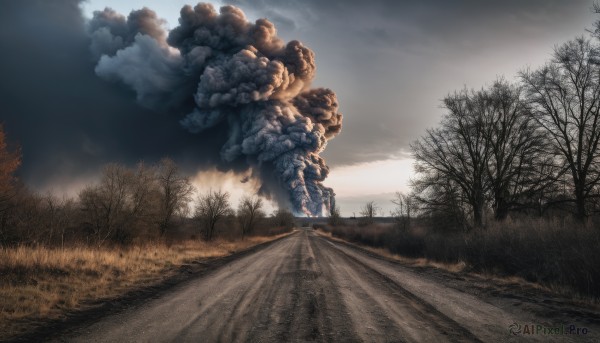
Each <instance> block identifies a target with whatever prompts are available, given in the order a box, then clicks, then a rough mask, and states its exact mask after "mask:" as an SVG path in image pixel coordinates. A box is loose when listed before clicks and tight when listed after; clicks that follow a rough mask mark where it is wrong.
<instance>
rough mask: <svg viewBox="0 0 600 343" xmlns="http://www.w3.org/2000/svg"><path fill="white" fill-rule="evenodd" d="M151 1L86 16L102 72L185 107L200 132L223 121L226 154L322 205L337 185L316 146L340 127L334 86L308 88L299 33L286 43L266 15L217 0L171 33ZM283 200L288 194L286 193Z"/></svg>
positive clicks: (322, 208)
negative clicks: (330, 184)
mask: <svg viewBox="0 0 600 343" xmlns="http://www.w3.org/2000/svg"><path fill="white" fill-rule="evenodd" d="M162 24H163V22H162V20H160V19H159V18H158V17H157V16H156V13H154V12H153V11H151V10H149V9H147V8H144V9H142V10H139V11H134V12H132V13H131V14H130V15H129V16H128V17H127V18H125V17H124V16H122V15H119V14H117V13H115V12H114V11H112V10H110V9H105V10H104V11H102V12H96V13H95V14H94V18H93V19H92V20H91V22H90V23H89V29H90V34H91V37H92V43H91V51H92V54H93V56H94V57H95V58H96V59H97V66H96V74H97V75H99V76H100V77H102V78H104V79H107V80H114V81H119V82H121V83H123V84H125V85H127V86H129V87H131V88H132V89H133V90H134V91H135V92H136V94H137V100H138V101H139V102H140V103H141V104H142V105H144V106H146V107H149V108H154V109H161V110H165V109H166V110H168V111H181V112H185V114H186V115H185V117H184V118H183V119H182V120H181V125H183V127H185V128H186V129H187V130H189V131H190V132H193V133H198V134H200V135H202V134H204V133H206V132H207V131H209V130H211V129H213V128H215V127H217V126H219V125H222V124H223V123H226V125H227V127H228V139H227V142H226V143H225V145H224V146H223V147H222V148H221V158H222V159H223V161H225V162H228V163H231V165H234V164H239V163H240V161H243V163H245V164H246V165H247V168H249V169H251V170H252V173H253V177H255V178H259V179H260V180H261V181H262V185H263V186H262V188H261V191H262V192H263V194H265V195H268V196H275V197H276V195H277V194H278V193H279V191H280V190H279V189H277V188H278V187H280V188H282V189H283V190H285V192H286V193H287V195H288V198H289V199H287V200H288V201H290V202H291V205H292V206H293V210H294V211H295V212H297V213H304V214H306V215H323V214H325V213H327V212H328V211H329V209H330V208H331V206H334V203H333V196H334V193H333V190H332V189H331V188H327V187H325V186H323V184H322V182H323V180H325V178H326V177H327V174H328V173H329V169H328V167H327V165H326V164H325V161H324V160H323V158H321V156H319V154H320V153H321V152H322V151H323V150H324V149H325V147H326V145H327V141H328V140H329V139H331V138H333V137H334V136H336V135H337V134H338V133H339V132H340V130H341V128H342V115H341V114H340V113H339V112H338V103H337V99H336V96H335V93H333V92H332V91H331V90H329V89H322V88H317V89H310V88H309V87H310V83H311V81H312V79H313V77H314V75H315V62H314V54H313V52H312V51H311V50H310V49H308V48H307V47H305V46H303V45H302V43H300V42H298V41H291V42H289V43H287V44H285V43H284V42H283V41H282V40H281V39H280V38H278V37H277V34H276V30H275V27H274V25H273V24H272V23H271V22H269V21H268V20H266V19H259V20H257V21H256V22H255V23H250V22H248V21H247V19H246V17H245V15H244V13H243V12H242V11H241V10H240V9H238V8H236V7H233V6H225V7H222V8H221V9H220V13H217V12H216V11H215V9H214V8H213V6H212V5H210V4H198V5H196V6H195V7H193V8H192V7H191V6H185V7H183V8H182V10H181V16H180V19H179V26H178V27H176V28H175V29H173V30H172V31H170V32H169V33H168V34H167V33H166V32H165V31H164V30H163V29H162ZM280 200H281V199H280Z"/></svg>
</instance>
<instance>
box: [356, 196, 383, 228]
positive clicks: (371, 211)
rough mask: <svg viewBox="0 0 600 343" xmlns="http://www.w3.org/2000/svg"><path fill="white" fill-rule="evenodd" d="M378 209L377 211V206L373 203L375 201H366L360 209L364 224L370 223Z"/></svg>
mask: <svg viewBox="0 0 600 343" xmlns="http://www.w3.org/2000/svg"><path fill="white" fill-rule="evenodd" d="M378 211H379V207H377V205H376V204H375V201H369V202H367V203H366V204H365V205H364V206H363V207H362V209H361V210H360V214H361V216H362V222H363V223H364V224H372V223H373V221H374V219H375V217H376V216H377V212H378Z"/></svg>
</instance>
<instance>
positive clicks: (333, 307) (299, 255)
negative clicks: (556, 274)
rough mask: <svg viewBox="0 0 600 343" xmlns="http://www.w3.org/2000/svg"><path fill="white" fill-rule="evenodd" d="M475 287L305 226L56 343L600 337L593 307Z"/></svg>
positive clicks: (599, 322) (599, 319)
mask: <svg viewBox="0 0 600 343" xmlns="http://www.w3.org/2000/svg"><path fill="white" fill-rule="evenodd" d="M473 284H474V281H473V280H466V279H464V278H456V277H453V276H451V275H450V274H445V273H444V272H438V271H430V272H427V271H423V270H418V269H414V268H408V267H405V266H402V265H399V264H396V263H392V262H389V261H386V260H383V259H380V258H377V257H376V256H373V255H370V254H368V253H365V252H364V251H360V250H358V249H355V248H353V247H351V246H348V245H345V244H340V243H336V242H332V241H330V240H328V239H326V238H323V237H321V236H318V235H316V234H315V233H314V232H312V231H311V230H301V231H300V232H298V233H296V234H293V235H291V236H289V237H287V238H285V239H282V240H280V241H278V242H275V243H274V244H272V245H270V246H268V247H267V248H265V249H262V250H260V251H257V252H256V253H253V254H250V255H247V256H244V257H241V258H239V259H237V260H234V261H232V262H230V263H228V264H226V265H225V266H223V267H221V268H218V269H216V270H214V271H212V272H210V273H209V274H207V275H204V276H202V277H200V278H197V279H194V280H192V281H190V282H187V283H185V284H182V285H180V286H178V287H176V288H174V289H173V290H172V291H171V292H169V293H167V294H165V295H163V296H161V297H159V298H156V299H151V300H149V301H147V302H145V303H143V304H142V305H139V306H136V307H135V308H131V309H128V310H124V311H122V312H121V313H118V314H115V315H112V316H109V317H106V318H104V319H102V320H100V321H98V322H96V323H94V324H92V325H89V326H87V327H82V328H79V329H77V330H75V331H74V332H71V333H70V334H69V335H67V336H63V337H60V338H58V339H56V341H68V342H290V341H292V342H306V341H308V342H310V341H319V342H320V341H327V342H480V341H483V342H500V341H503V342H507V341H508V342H511V341H514V342H521V341H525V342H528V341H540V342H548V341H560V342H564V341H573V342H593V341H600V336H599V333H600V316H598V313H597V312H594V311H593V310H590V309H588V310H583V309H579V308H577V307H573V306H571V307H570V306H569V305H565V304H562V303H557V302H554V303H545V302H544V301H538V300H539V299H538V300H536V299H535V298H532V299H531V301H528V300H527V294H525V295H523V294H521V293H519V292H517V293H512V292H509V293H502V292H500V293H498V291H497V288H494V287H482V286H481V285H479V286H476V285H475V286H474V285H473ZM491 289H493V290H496V291H494V292H496V293H494V292H492V291H490V290H491ZM543 313H548V315H544V314H543ZM511 325H513V331H515V333H516V335H514V334H512V333H511V332H510V330H509V328H510V327H511ZM531 325H534V327H533V329H536V330H538V332H534V333H532V334H527V332H529V328H530V327H531ZM562 325H564V326H562ZM570 325H575V329H580V332H579V334H574V333H572V334H562V332H565V331H567V332H568V331H569V330H570V329H571V328H572V327H570ZM519 326H520V327H519ZM538 326H539V327H541V328H546V329H547V330H546V333H544V332H541V331H540V330H539V329H538ZM561 328H562V329H561ZM550 329H557V331H556V332H548V330H550ZM583 329H585V331H586V334H583V332H582V330H583ZM516 331H520V332H516Z"/></svg>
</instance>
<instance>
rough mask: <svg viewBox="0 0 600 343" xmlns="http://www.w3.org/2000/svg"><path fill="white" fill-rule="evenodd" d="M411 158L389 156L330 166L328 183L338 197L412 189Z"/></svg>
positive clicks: (326, 182)
mask: <svg viewBox="0 0 600 343" xmlns="http://www.w3.org/2000/svg"><path fill="white" fill-rule="evenodd" d="M413 163H414V160H413V159H412V158H404V159H389V160H382V161H374V162H367V163H359V164H353V165H347V166H340V167H335V168H331V172H330V174H329V177H328V178H327V180H325V182H324V183H325V184H326V185H327V186H328V187H331V188H333V190H334V191H335V194H336V196H337V197H342V198H343V197H357V196H362V195H369V194H381V193H390V192H408V191H410V186H409V182H410V178H411V176H412V175H413Z"/></svg>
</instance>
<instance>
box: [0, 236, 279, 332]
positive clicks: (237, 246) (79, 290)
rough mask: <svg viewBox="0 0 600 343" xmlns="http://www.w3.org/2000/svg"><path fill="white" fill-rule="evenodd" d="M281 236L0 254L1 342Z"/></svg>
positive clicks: (3, 251)
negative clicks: (44, 322) (187, 268)
mask: <svg viewBox="0 0 600 343" xmlns="http://www.w3.org/2000/svg"><path fill="white" fill-rule="evenodd" d="M285 235H287V234H281V235H278V236H271V237H249V238H247V239H245V240H243V241H240V240H238V241H225V240H217V241H214V242H211V243H206V242H203V241H185V242H182V243H179V244H173V245H171V246H167V245H164V244H146V245H140V246H135V247H131V248H123V249H119V248H113V249H93V248H89V247H72V248H65V249H55V248H46V247H38V248H33V247H16V248H6V249H0V299H2V300H1V303H0V340H2V339H3V338H7V337H10V336H13V335H15V334H19V333H22V332H24V331H26V330H28V328H29V327H30V326H29V325H28V323H32V322H35V321H39V320H44V319H56V318H60V317H62V316H64V315H65V314H66V313H67V312H68V311H71V310H77V309H82V308H84V307H85V304H86V303H88V304H89V303H91V302H92V301H95V300H98V299H110V298H114V297H117V296H119V295H120V294H124V293H125V292H127V291H129V290H132V289H135V288H139V287H143V286H148V285H151V284H155V283H157V282H159V281H161V280H163V279H164V278H166V277H168V276H170V275H173V274H174V273H175V272H176V271H177V269H178V267H179V266H181V265H182V264H186V263H189V262H191V261H197V260H203V259H208V258H214V257H222V256H226V255H230V254H232V253H234V252H237V251H241V250H245V249H248V248H250V247H252V246H255V245H257V244H260V243H264V242H267V241H270V240H274V239H276V238H279V237H282V236H285Z"/></svg>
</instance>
